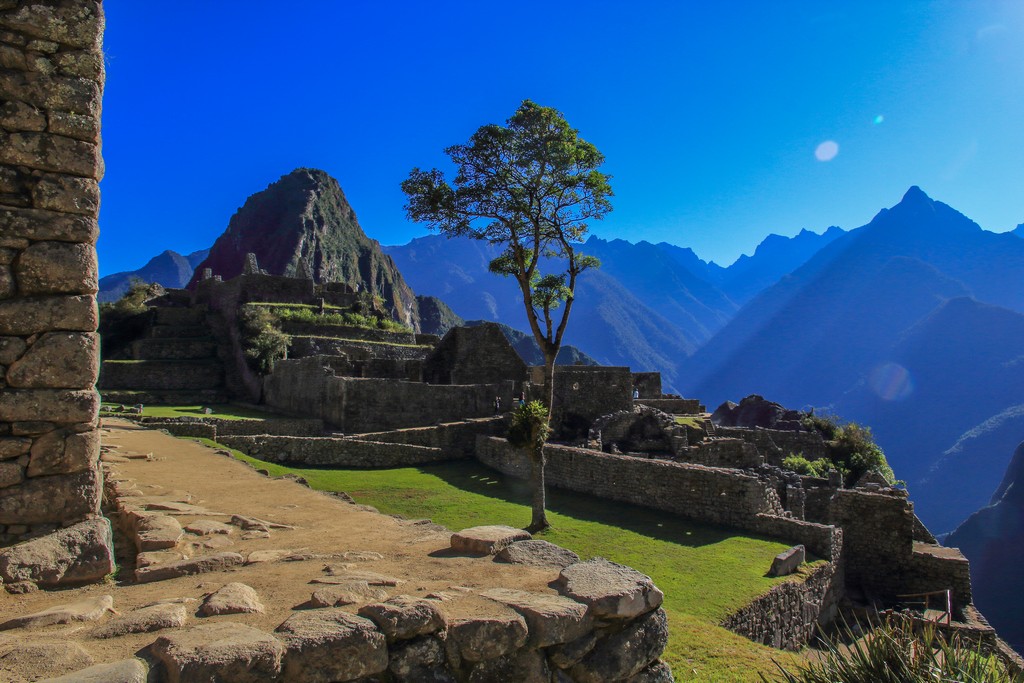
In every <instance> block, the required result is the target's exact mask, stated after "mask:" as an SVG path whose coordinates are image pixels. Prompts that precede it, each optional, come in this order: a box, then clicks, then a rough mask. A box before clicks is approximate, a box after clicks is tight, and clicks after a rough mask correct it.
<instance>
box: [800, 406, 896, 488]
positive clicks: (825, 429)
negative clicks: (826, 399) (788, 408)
mask: <svg viewBox="0 0 1024 683" xmlns="http://www.w3.org/2000/svg"><path fill="white" fill-rule="evenodd" d="M803 425H804V427H805V428H807V429H809V430H811V431H815V432H818V433H819V434H821V438H822V439H824V440H825V443H826V445H827V446H828V458H827V459H826V460H824V462H827V463H828V466H827V467H824V465H818V466H814V465H812V463H809V462H808V461H806V460H804V462H803V463H801V462H799V461H798V460H793V461H792V465H793V467H790V466H789V465H787V464H786V461H787V460H789V458H787V459H786V460H783V467H785V468H786V469H792V470H793V471H794V472H797V473H799V474H805V473H807V474H810V471H808V472H804V471H802V470H801V469H798V468H800V467H808V466H809V467H811V468H812V470H815V471H820V468H821V467H824V471H825V472H827V471H828V470H829V469H830V468H831V469H835V470H837V471H839V472H841V473H842V475H843V479H844V481H845V482H846V483H847V485H849V484H853V483H855V482H856V481H857V480H858V479H860V478H861V477H862V476H864V475H865V474H866V473H868V472H877V473H878V474H880V475H882V477H883V478H884V479H885V480H886V481H887V482H889V483H890V484H894V483H896V477H895V475H894V474H893V471H892V467H890V466H889V462H888V461H887V460H886V458H885V453H883V452H882V449H881V448H879V446H878V444H876V443H875V439H874V437H873V436H872V434H871V428H870V427H865V426H862V425H859V424H857V423H856V422H840V421H839V419H838V418H836V417H835V416H834V415H814V414H811V415H808V416H806V417H805V418H804V419H803ZM801 460H803V459H802V458H801ZM814 462H823V461H814ZM804 463H807V465H804ZM814 476H820V475H817V474H815V475H814Z"/></svg>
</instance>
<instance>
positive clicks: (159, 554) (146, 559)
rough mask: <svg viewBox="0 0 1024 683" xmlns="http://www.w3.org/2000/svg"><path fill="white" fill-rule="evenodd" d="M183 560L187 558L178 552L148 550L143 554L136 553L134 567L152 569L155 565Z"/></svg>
mask: <svg viewBox="0 0 1024 683" xmlns="http://www.w3.org/2000/svg"><path fill="white" fill-rule="evenodd" d="M185 559H188V558H187V556H185V555H183V554H182V553H181V552H179V551H175V550H150V551H147V552H144V553H138V554H137V555H136V556H135V566H136V567H137V568H142V567H152V566H153V565H155V564H167V563H169V562H178V561H179V560H185Z"/></svg>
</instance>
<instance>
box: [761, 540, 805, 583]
mask: <svg viewBox="0 0 1024 683" xmlns="http://www.w3.org/2000/svg"><path fill="white" fill-rule="evenodd" d="M806 560H807V551H806V550H804V547H803V546H802V545H795V546H793V547H792V548H790V549H789V550H783V551H782V552H781V553H779V554H778V555H776V556H775V559H773V560H772V566H771V569H769V570H768V576H789V575H790V574H792V573H793V572H795V571H796V570H797V569H799V568H800V565H802V564H803V563H804V562H805V561H806Z"/></svg>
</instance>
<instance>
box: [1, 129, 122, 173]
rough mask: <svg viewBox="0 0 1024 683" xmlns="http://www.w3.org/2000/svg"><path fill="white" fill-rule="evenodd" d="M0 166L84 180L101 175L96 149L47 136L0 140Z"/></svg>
mask: <svg viewBox="0 0 1024 683" xmlns="http://www.w3.org/2000/svg"><path fill="white" fill-rule="evenodd" d="M0 139H2V140H3V143H2V144H0V163H5V164H12V165H15V166H28V167H29V168H35V169H39V170H40V171H52V172H54V173H67V174H70V175H77V176H82V177H85V178H100V177H102V175H103V158H102V157H101V156H100V149H99V146H98V145H96V144H94V143H92V142H86V141H84V140H76V139H74V138H69V137H64V136H61V135H51V134H49V133H32V132H24V133H10V134H9V135H6V136H3V137H2V138H0Z"/></svg>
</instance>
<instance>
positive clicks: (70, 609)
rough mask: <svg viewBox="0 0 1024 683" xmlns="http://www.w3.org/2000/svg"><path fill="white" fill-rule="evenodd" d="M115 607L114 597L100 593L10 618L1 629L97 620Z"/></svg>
mask: <svg viewBox="0 0 1024 683" xmlns="http://www.w3.org/2000/svg"><path fill="white" fill-rule="evenodd" d="M113 608H114V598H112V597H111V596H109V595H100V596H97V597H95V598H86V599H84V600H78V601H77V602H71V603H68V604H66V605H56V606H54V607H49V608H47V609H44V610H42V611H41V612H34V613H32V614H26V615H23V616H20V617H15V618H13V619H8V620H7V621H5V622H4V623H2V624H0V631H6V630H7V629H12V628H26V627H34V626H51V625H53V624H70V623H72V622H76V621H97V620H99V619H102V618H103V615H104V614H106V613H107V612H109V611H111V610H112V609H113Z"/></svg>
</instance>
